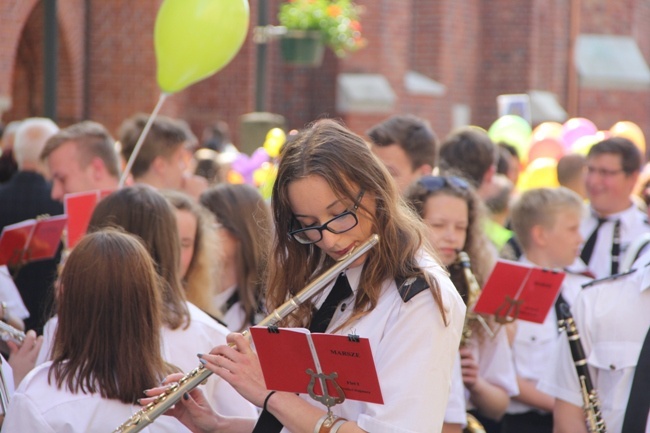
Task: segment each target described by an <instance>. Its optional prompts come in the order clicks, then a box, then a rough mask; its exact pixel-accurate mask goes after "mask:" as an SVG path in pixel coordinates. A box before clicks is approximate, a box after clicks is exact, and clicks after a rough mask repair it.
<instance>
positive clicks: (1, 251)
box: [0, 215, 68, 266]
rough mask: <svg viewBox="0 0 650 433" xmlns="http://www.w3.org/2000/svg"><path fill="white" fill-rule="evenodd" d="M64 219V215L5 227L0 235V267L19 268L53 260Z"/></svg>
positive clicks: (65, 220) (65, 219)
mask: <svg viewBox="0 0 650 433" xmlns="http://www.w3.org/2000/svg"><path fill="white" fill-rule="evenodd" d="M67 220H68V217H67V216H66V215H56V216H53V217H47V218H39V219H29V220H25V221H21V222H19V223H16V224H11V225H8V226H5V227H4V229H3V230H2V235H0V265H8V266H18V265H21V264H25V263H29V262H33V261H36V260H45V259H51V258H52V257H54V255H55V254H56V250H57V249H58V248H59V242H61V234H62V233H63V229H64V228H65V225H66V222H67Z"/></svg>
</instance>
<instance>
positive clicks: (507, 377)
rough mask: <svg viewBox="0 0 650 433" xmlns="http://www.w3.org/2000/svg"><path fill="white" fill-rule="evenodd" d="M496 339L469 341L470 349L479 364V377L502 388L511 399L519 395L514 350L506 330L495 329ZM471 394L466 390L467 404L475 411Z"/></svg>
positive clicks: (482, 338) (501, 328)
mask: <svg viewBox="0 0 650 433" xmlns="http://www.w3.org/2000/svg"><path fill="white" fill-rule="evenodd" d="M495 331H496V334H495V336H494V338H491V337H490V336H488V335H484V336H482V337H480V338H479V337H477V338H474V339H472V340H470V341H469V343H468V347H470V348H471V349H472V355H473V356H474V359H475V360H476V362H477V363H478V375H479V376H480V377H482V378H483V379H485V380H486V381H487V382H488V383H490V384H491V385H494V386H498V387H499V388H502V389H503V390H504V391H505V392H506V394H508V395H509V396H510V397H512V396H515V395H517V394H519V386H518V385H517V374H516V373H515V365H514V363H513V361H512V350H511V349H510V343H509V342H508V335H507V334H506V328H504V327H500V328H498V329H495ZM469 398H470V393H469V391H468V390H467V389H466V390H465V402H466V404H467V408H468V409H474V408H475V407H474V405H473V404H472V403H471V402H470V400H469Z"/></svg>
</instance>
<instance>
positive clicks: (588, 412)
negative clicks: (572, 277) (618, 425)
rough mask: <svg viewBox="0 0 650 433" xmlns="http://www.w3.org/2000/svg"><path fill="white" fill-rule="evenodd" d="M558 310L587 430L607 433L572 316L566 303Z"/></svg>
mask: <svg viewBox="0 0 650 433" xmlns="http://www.w3.org/2000/svg"><path fill="white" fill-rule="evenodd" d="M558 310H559V312H558V313H559V314H558V325H559V327H560V329H562V330H566V334H567V338H568V339H569V346H570V347H571V357H572V358H573V363H574V364H575V367H576V371H577V373H578V380H579V381H580V390H581V392H582V401H583V404H584V406H583V409H584V411H585V419H586V423H587V429H588V430H589V433H607V428H606V426H605V421H604V420H603V418H602V413H601V410H600V401H599V399H598V394H597V392H596V389H595V388H594V385H593V382H592V381H591V374H590V373H589V367H588V366H587V360H586V357H585V351H584V348H583V347H582V343H581V342H580V334H578V328H577V327H576V324H575V321H574V320H573V315H572V314H571V310H570V309H569V306H568V305H567V304H566V303H561V304H560V307H559V309H558Z"/></svg>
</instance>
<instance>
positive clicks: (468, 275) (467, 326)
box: [458, 251, 494, 346]
mask: <svg viewBox="0 0 650 433" xmlns="http://www.w3.org/2000/svg"><path fill="white" fill-rule="evenodd" d="M458 262H459V263H460V265H461V267H462V268H463V275H464V276H465V281H466V282H467V312H466V313H465V323H464V324H463V333H462V335H461V340H460V345H461V346H463V345H464V344H465V343H467V341H468V340H469V339H470V338H471V337H472V333H473V330H472V326H473V324H474V323H475V322H478V323H480V324H481V326H482V327H483V329H484V330H485V332H486V333H487V334H488V335H489V336H490V337H493V336H494V332H493V331H492V329H491V328H490V326H489V325H488V324H487V322H486V321H485V319H484V318H483V316H481V315H479V314H476V313H475V312H474V306H475V305H476V302H477V301H478V298H479V296H480V295H481V286H480V285H479V283H478V281H476V277H475V276H474V273H472V264H471V262H470V260H469V255H467V253H466V252H465V251H459V252H458Z"/></svg>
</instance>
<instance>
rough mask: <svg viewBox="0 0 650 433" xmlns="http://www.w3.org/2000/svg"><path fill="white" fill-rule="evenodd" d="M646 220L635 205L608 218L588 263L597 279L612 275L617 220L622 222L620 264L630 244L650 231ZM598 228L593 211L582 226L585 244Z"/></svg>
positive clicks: (599, 232) (581, 230)
mask: <svg viewBox="0 0 650 433" xmlns="http://www.w3.org/2000/svg"><path fill="white" fill-rule="evenodd" d="M646 218H647V216H646V214H645V213H643V212H641V211H640V210H639V209H638V208H637V207H636V205H634V204H632V205H630V207H629V208H627V209H626V210H624V211H623V212H619V213H616V214H612V215H609V216H608V217H607V219H608V221H607V222H605V223H603V225H602V226H601V227H600V229H599V230H598V238H597V239H596V244H595V245H594V250H593V254H592V255H591V260H590V261H589V263H588V265H589V270H590V271H591V272H592V273H593V274H594V275H595V277H596V278H604V277H607V276H609V275H611V269H612V244H613V241H614V226H615V225H616V220H620V221H621V229H620V230H621V232H620V236H621V250H620V254H619V263H621V262H622V260H623V257H624V256H625V251H626V250H627V248H628V247H629V246H630V244H631V243H632V242H633V241H634V240H635V239H636V238H638V237H639V236H641V235H642V234H643V233H647V232H648V231H650V225H648V223H647V219H646ZM597 226H598V219H597V217H596V216H595V214H594V212H593V211H591V212H590V213H589V215H588V216H587V217H586V218H584V219H583V220H582V223H581V224H580V233H581V234H582V237H583V238H584V240H585V242H587V239H589V237H590V236H591V234H592V233H593V231H594V229H595V228H596V227H597ZM645 251H647V250H645ZM622 270H623V269H620V268H619V271H622Z"/></svg>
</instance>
